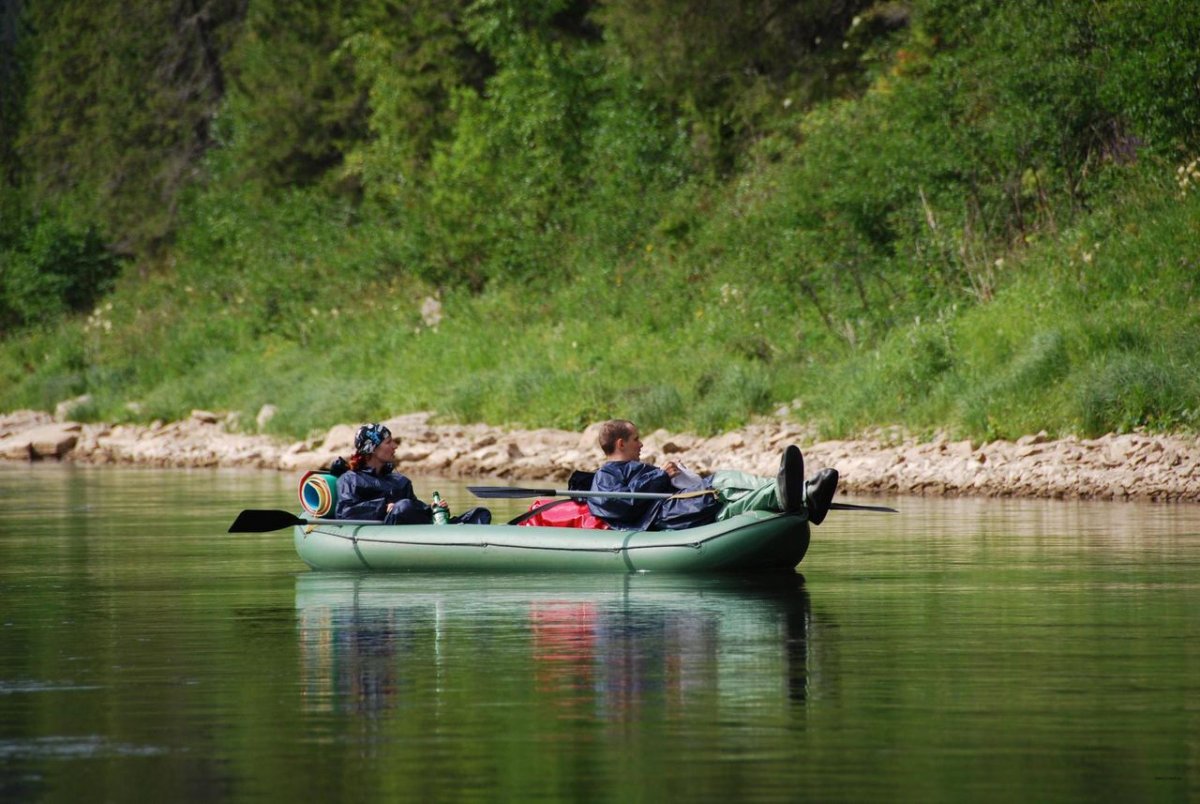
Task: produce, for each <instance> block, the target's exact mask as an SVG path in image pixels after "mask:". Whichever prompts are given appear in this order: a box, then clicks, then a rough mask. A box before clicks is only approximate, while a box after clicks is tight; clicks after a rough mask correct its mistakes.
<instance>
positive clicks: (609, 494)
mask: <svg viewBox="0 0 1200 804" xmlns="http://www.w3.org/2000/svg"><path fill="white" fill-rule="evenodd" d="M467 491H469V492H471V493H472V494H474V495H475V496H476V497H483V498H489V497H490V498H500V499H517V498H520V497H581V498H582V497H603V498H605V499H610V500H611V499H618V500H677V499H683V498H686V497H697V496H700V495H704V494H712V493H714V490H713V489H704V490H702V491H682V492H679V493H678V494H666V493H664V492H650V491H570V490H567V491H563V490H562V489H525V488H512V487H509V486H468V487H467ZM829 508H830V509H831V510H838V511H879V512H881V513H889V514H897V513H899V511H897V510H896V509H895V508H888V507H886V506H882V505H855V504H854V503H838V502H835V503H830V504H829Z"/></svg>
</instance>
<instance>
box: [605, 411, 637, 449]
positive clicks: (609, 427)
mask: <svg viewBox="0 0 1200 804" xmlns="http://www.w3.org/2000/svg"><path fill="white" fill-rule="evenodd" d="M636 429H637V425H635V424H634V423H633V422H631V421H629V419H609V420H608V421H606V422H605V423H604V424H602V425H600V435H599V436H598V437H597V439H596V440H597V441H599V442H600V449H602V450H604V454H605V455H612V453H613V450H615V449H616V448H617V439H618V438H631V437H632V436H633V431H634V430H636Z"/></svg>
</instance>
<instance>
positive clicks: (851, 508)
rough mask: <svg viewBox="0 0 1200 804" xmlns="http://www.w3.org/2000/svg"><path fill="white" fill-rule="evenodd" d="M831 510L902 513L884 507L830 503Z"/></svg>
mask: <svg viewBox="0 0 1200 804" xmlns="http://www.w3.org/2000/svg"><path fill="white" fill-rule="evenodd" d="M829 507H830V508H831V509H834V508H836V509H837V510H839V511H879V512H881V513H887V514H898V513H900V512H899V511H897V510H896V509H895V508H887V507H886V506H882V505H855V504H854V503H830V504H829Z"/></svg>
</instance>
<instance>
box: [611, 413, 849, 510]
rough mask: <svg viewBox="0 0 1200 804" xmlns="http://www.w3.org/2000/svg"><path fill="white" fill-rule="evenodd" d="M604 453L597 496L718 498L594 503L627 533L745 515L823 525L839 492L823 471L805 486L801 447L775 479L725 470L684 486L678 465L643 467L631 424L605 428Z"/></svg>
mask: <svg viewBox="0 0 1200 804" xmlns="http://www.w3.org/2000/svg"><path fill="white" fill-rule="evenodd" d="M599 442H600V449H601V450H603V451H604V457H605V463H604V465H603V466H601V467H600V468H599V469H598V470H597V471H596V474H595V476H594V477H593V479H592V491H612V492H620V491H630V492H656V493H669V494H676V493H679V492H680V491H681V486H682V487H683V489H684V490H687V491H691V490H701V489H712V490H713V491H714V493H712V494H703V495H699V496H693V497H683V498H675V499H669V500H631V499H628V498H626V499H622V498H620V497H615V496H614V497H591V498H589V500H588V507H589V508H590V509H591V512H592V514H593V515H595V516H597V517H599V518H600V519H603V520H604V521H605V522H607V523H608V524H609V525H611V526H612V527H614V528H620V529H624V530H676V529H681V528H690V527H693V526H696V525H704V524H708V523H709V522H716V521H720V520H724V519H728V518H730V517H732V516H735V515H737V514H740V513H743V512H745V511H774V512H787V513H804V514H806V515H807V517H808V521H809V522H811V523H813V524H814V525H819V524H821V522H823V521H824V520H825V515H826V514H827V513H828V512H829V504H830V503H831V502H832V501H833V494H834V492H835V491H836V490H837V481H838V473H837V470H836V469H822V470H821V471H820V472H819V473H817V476H816V477H814V478H813V479H812V480H810V481H808V482H807V483H805V481H804V457H803V456H802V455H801V453H800V449H799V447H796V446H795V445H791V446H789V447H787V449H785V450H784V451H783V458H782V460H781V461H780V466H779V474H778V476H777V477H775V478H767V477H759V476H757V475H752V474H749V473H746V472H738V471H733V470H721V471H718V472H716V473H714V474H713V475H712V477H710V478H706V479H704V480H699V479H698V478H695V476H692V478H693V479H692V482H691V483H688V482H684V478H685V477H686V474H685V473H684V470H683V469H682V467H680V466H679V465H678V464H677V463H675V462H674V461H669V462H667V463H666V464H665V465H664V466H663V467H662V468H661V469H660V468H658V467H657V466H653V465H651V464H648V463H642V462H641V460H640V458H641V454H642V439H641V436H640V435H639V434H638V429H637V426H636V425H635V424H634V423H633V422H631V421H629V420H627V419H612V420H610V421H607V422H605V423H604V424H603V425H602V426H601V428H600V436H599Z"/></svg>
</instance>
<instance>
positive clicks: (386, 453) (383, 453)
mask: <svg viewBox="0 0 1200 804" xmlns="http://www.w3.org/2000/svg"><path fill="white" fill-rule="evenodd" d="M398 446H399V442H397V441H396V439H394V438H392V437H391V436H388V437H387V438H385V439H383V441H381V442H380V443H379V446H378V447H376V448H375V451H374V452H372V453H371V457H372V458H374V459H376V460H377V461H379V463H381V464H383V463H389V462H391V460H392V458H395V457H396V447H398Z"/></svg>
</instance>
